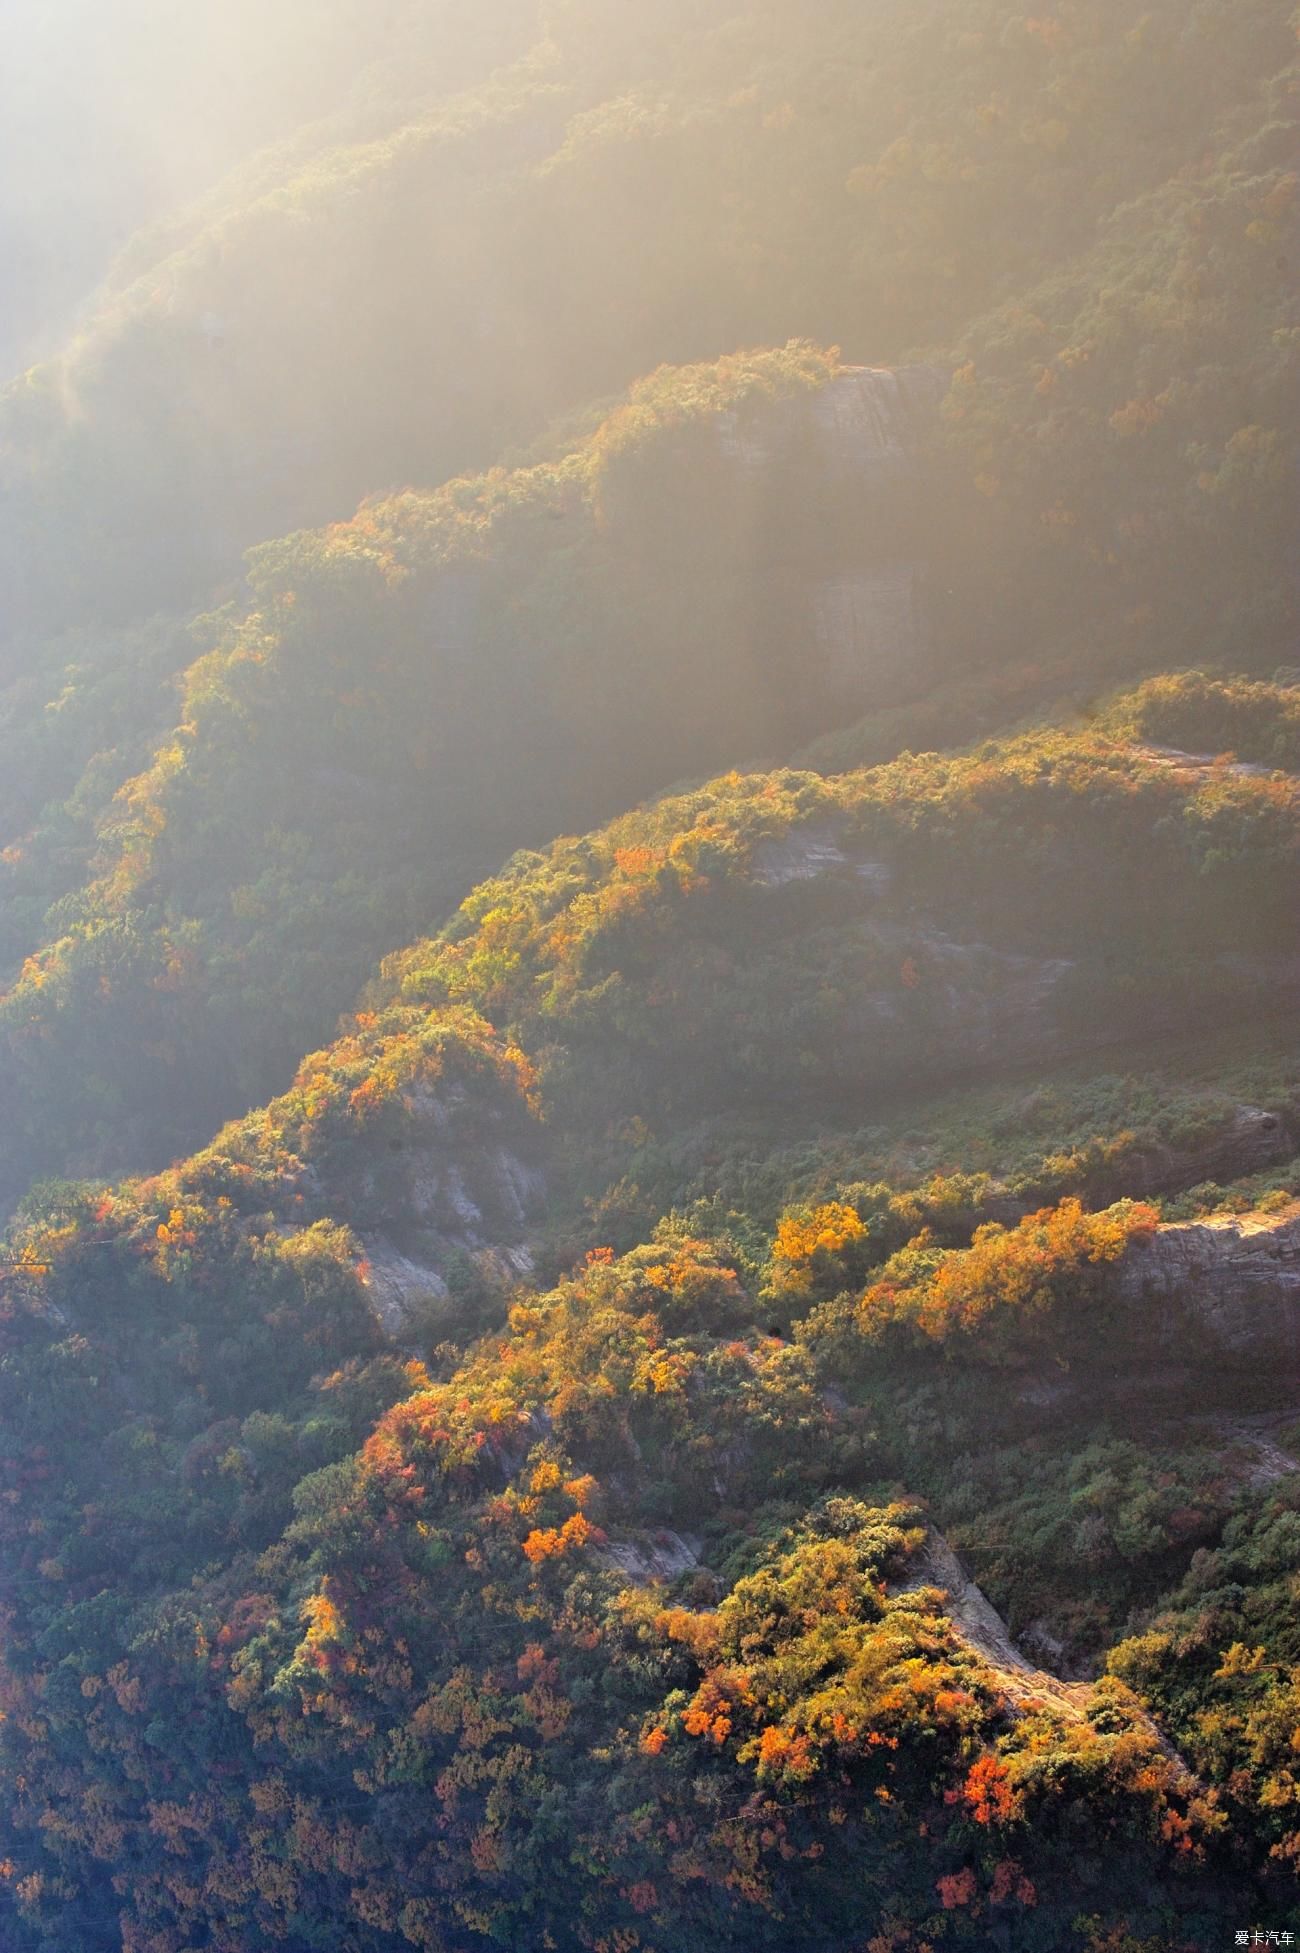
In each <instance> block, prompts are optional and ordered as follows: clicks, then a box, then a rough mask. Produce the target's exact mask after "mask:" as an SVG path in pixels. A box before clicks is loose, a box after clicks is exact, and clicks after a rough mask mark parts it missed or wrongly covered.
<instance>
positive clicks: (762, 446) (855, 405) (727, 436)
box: [718, 366, 948, 709]
mask: <svg viewBox="0 0 1300 1953" xmlns="http://www.w3.org/2000/svg"><path fill="white" fill-rule="evenodd" d="M947 385H948V377H947V375H946V373H944V372H943V371H942V370H941V369H939V368H938V367H931V366H908V367H901V368H898V369H891V368H885V367H866V366H863V367H850V368H848V369H846V370H845V371H843V372H841V373H840V374H838V375H837V377H836V378H835V379H834V380H832V381H831V382H830V384H829V385H828V386H825V387H823V388H821V389H820V390H819V391H818V392H817V393H815V394H813V395H811V396H802V397H799V398H797V399H794V400H789V401H784V402H782V403H780V404H778V405H777V406H775V407H773V408H772V409H771V410H770V411H769V412H767V413H765V414H763V415H762V416H760V417H758V418H757V419H755V418H753V417H750V418H746V419H745V420H743V421H742V419H741V418H740V417H739V416H737V415H735V414H724V415H722V416H720V418H719V423H718V442H719V447H720V450H721V453H722V455H723V456H724V458H725V461H726V463H727V464H728V466H729V468H730V469H731V470H732V477H733V478H732V483H731V487H730V490H729V492H730V493H731V494H732V495H734V497H735V499H736V501H737V504H738V506H739V507H740V508H741V509H743V510H744V511H745V512H746V518H747V520H748V521H749V522H750V528H751V533H750V536H749V546H750V548H751V550H752V553H753V564H752V573H753V574H754V575H755V577H756V578H757V580H758V586H759V590H760V593H761V594H760V602H759V607H758V611H757V613H756V614H757V616H758V618H759V619H760V620H761V623H760V628H763V626H766V627H767V628H768V630H769V631H771V632H772V633H773V635H774V636H775V632H776V631H777V630H778V629H779V633H780V636H781V638H782V639H783V641H784V644H785V645H786V646H787V647H789V646H801V645H802V646H806V647H807V653H808V655H807V669H808V675H809V678H810V680H813V679H815V680H817V681H820V683H821V684H822V685H823V686H824V687H825V688H826V690H827V691H828V692H829V694H830V695H831V696H832V697H833V698H834V700H835V701H836V703H837V704H838V705H842V706H844V707H846V708H850V709H851V708H854V707H856V708H858V709H861V707H862V706H863V705H864V704H867V703H870V702H871V701H872V700H873V699H874V698H876V697H877V696H878V695H879V690H880V687H881V685H882V684H884V685H886V686H888V687H889V688H891V689H892V690H895V691H897V690H898V689H899V688H900V686H901V687H902V688H903V689H906V687H907V685H908V683H909V681H910V680H918V679H919V677H920V675H921V673H922V672H923V671H924V669H925V666H926V662H927V660H928V657H929V654H930V650H931V621H930V615H929V605H928V600H927V595H926V591H927V581H928V563H927V550H926V496H925V483H926V478H927V459H926V457H927V454H928V450H929V448H930V445H931V442H932V439H933V435H934V431H935V427H936V423H937V415H938V408H939V403H940V401H941V400H942V398H943V396H944V393H945V392H946V390H947Z"/></svg>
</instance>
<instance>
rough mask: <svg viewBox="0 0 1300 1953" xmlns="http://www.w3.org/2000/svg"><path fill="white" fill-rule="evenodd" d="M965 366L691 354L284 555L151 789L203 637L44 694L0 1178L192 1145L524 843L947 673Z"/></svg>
mask: <svg viewBox="0 0 1300 1953" xmlns="http://www.w3.org/2000/svg"><path fill="white" fill-rule="evenodd" d="M941 384H942V383H941V381H940V380H939V379H938V378H937V376H935V375H933V374H931V373H930V372H929V371H928V370H919V371H917V372H913V373H902V374H899V375H895V374H891V373H877V372H872V371H856V370H853V369H841V368H839V367H838V366H837V364H836V362H835V361H834V359H833V358H832V357H830V356H828V355H823V354H821V353H818V352H815V351H813V350H812V349H810V348H806V347H791V348H789V349H787V350H786V351H785V352H782V353H768V354H755V355H752V356H750V357H748V358H745V359H738V360H732V361H724V362H722V363H721V364H720V365H718V366H716V367H707V368H689V369H684V370H681V371H674V370H671V369H668V370H665V371H663V372H661V373H660V374H657V375H655V376H654V377H653V378H652V379H650V380H648V381H646V382H644V383H642V385H641V386H640V387H639V388H637V389H636V390H635V391H634V392H633V394H632V395H631V396H630V398H629V400H628V401H627V402H626V403H624V404H622V405H621V406H618V407H616V408H615V409H613V410H612V411H611V412H610V413H609V414H608V415H606V416H605V417H604V418H602V419H601V421H600V422H599V424H598V425H597V427H596V429H595V431H594V432H592V433H590V434H588V435H585V436H584V437H582V438H580V439H578V440H577V441H576V442H574V443H572V444H571V445H570V446H569V448H568V450H567V451H566V452H564V453H563V454H562V455H561V457H560V458H559V459H556V460H552V461H549V462H546V463H541V464H538V465H536V466H533V467H531V468H523V469H519V470H515V471H513V472H510V473H506V472H504V471H498V472H496V473H494V474H492V475H489V476H485V477H482V478H479V479H477V480H474V481H462V482H455V483H452V484H450V485H449V486H447V487H446V488H444V489H442V490H439V491H438V492H436V493H432V494H428V495H420V494H415V493H410V494H407V495H404V496H401V497H398V498H396V499H394V500H392V501H389V502H382V503H373V504H367V505H366V506H365V507H364V508H363V509H362V510H361V511H360V513H359V514H358V515H357V516H356V517H355V518H354V520H353V521H352V522H350V523H347V524H341V525H337V526H336V527H334V528H332V529H329V530H326V531H323V532H316V533H310V534H303V535H299V536H295V537H290V538H288V539H287V540H285V541H283V542H280V543H277V544H275V545H267V546H265V547H264V548H263V549H261V550H260V551H258V552H256V554H255V556H254V558H253V560H252V566H251V584H252V595H253V606H254V607H253V608H252V610H251V611H249V612H248V613H247V614H245V615H241V614H240V613H239V612H238V611H235V610H233V609H232V610H230V611H228V612H227V613H225V614H223V615H221V616H219V617H216V618H210V619H206V620H203V622H202V623H200V625H198V626H197V627H196V630H197V632H198V633H199V635H200V642H201V643H202V644H203V645H205V646H210V647H212V648H210V649H205V651H204V655H202V656H200V657H199V659H198V660H197V662H195V663H194V664H193V665H192V666H191V668H190V670H189V671H188V673H187V674H186V676H185V678H184V681H183V686H182V696H181V700H180V704H179V717H178V721H177V722H176V723H175V724H174V729H172V730H170V731H168V732H167V733H166V734H165V736H164V737H163V738H162V739H161V741H160V742H159V744H158V745H157V748H156V750H155V752H154V755H153V757H152V763H151V764H150V765H148V766H147V767H146V768H145V769H144V770H143V771H140V772H138V773H136V774H135V776H134V777H133V778H132V777H129V765H130V761H131V760H132V758H137V759H138V755H139V752H140V745H141V728H142V727H146V728H147V727H148V726H150V724H151V723H156V722H157V717H158V715H159V714H160V713H161V712H176V710H177V707H176V704H175V702H174V699H173V695H172V693H171V692H170V690H169V689H168V688H166V687H165V686H164V687H160V685H159V677H160V671H161V672H165V668H166V667H165V661H166V659H167V657H168V655H169V653H174V646H175V641H176V638H177V635H178V633H177V632H176V631H175V630H173V629H170V628H168V627H167V626H165V625H155V626H153V627H151V628H150V629H149V630H147V631H142V632H140V633H137V635H136V637H135V638H134V639H133V640H129V641H128V642H127V644H126V645H125V646H123V645H122V644H121V643H120V642H119V643H118V644H117V645H115V646H113V647H112V648H111V650H110V652H109V654H108V655H105V656H102V657H97V658H95V659H94V661H93V662H91V661H87V662H86V663H85V664H84V665H82V666H81V667H80V668H74V669H72V670H71V671H70V672H67V673H65V674H61V677H60V684H59V687H58V690H57V692H56V696H55V699H54V700H53V701H52V702H51V707H52V709H51V707H47V705H46V699H45V695H44V694H43V692H42V690H41V688H39V687H37V686H29V687H28V688H27V689H26V692H25V693H23V694H21V695H20V696H19V698H18V699H17V700H16V702H15V706H14V719H13V724H12V727H11V736H12V737H13V738H14V739H15V740H19V741H20V740H21V739H22V737H23V734H24V732H25V731H26V730H27V729H28V728H30V729H31V731H32V735H33V737H32V751H31V757H30V761H29V762H28V763H27V764H26V765H24V764H23V763H22V762H21V761H20V764H19V765H18V767H17V768H16V769H15V773H14V776H13V779H12V781H11V783H10V785H9V788H8V790H7V793H6V794H5V796H4V798H5V799H7V800H8V802H9V813H8V819H9V821H10V822H11V823H12V825H11V826H10V829H9V835H10V839H11V845H10V847H9V848H8V849H7V850H6V852H5V856H4V861H3V864H2V865H0V876H3V879H4V882H5V883H6V884H7V892H8V894H9V901H10V918H9V926H8V930H7V931H6V934H7V936H8V945H7V947H9V953H10V955H11V957H12V959H13V965H12V977H11V981H10V985H9V987H8V990H7V994H6V995H5V997H4V999H3V1002H2V1003H0V1035H2V1036H3V1054H2V1055H0V1070H2V1071H3V1073H4V1077H5V1083H6V1101H7V1104H8V1107H9V1121H10V1124H9V1131H8V1133H7V1135H6V1137H5V1139H4V1141H3V1142H0V1151H3V1152H5V1153H6V1154H7V1155H8V1159H9V1162H10V1163H9V1164H8V1165H7V1166H6V1167H5V1168H4V1169H3V1172H2V1173H0V1180H3V1182H4V1184H5V1185H6V1187H7V1188H8V1189H13V1188H14V1187H15V1186H16V1185H17V1184H18V1179H17V1175H18V1172H19V1167H18V1162H17V1159H16V1157H15V1156H16V1155H21V1157H22V1159H23V1160H25V1162H26V1173H27V1176H28V1178H30V1177H31V1175H32V1174H33V1173H34V1172H48V1171H51V1170H57V1171H66V1170H68V1168H69V1167H71V1168H73V1169H76V1170H82V1171H86V1170H92V1169H93V1168H95V1167H96V1166H103V1165H105V1164H109V1163H113V1164H119V1165H128V1164H129V1165H139V1164H149V1163H154V1164H160V1163H162V1161H164V1160H165V1159H166V1158H167V1157H169V1155H170V1154H172V1153H173V1152H175V1151H179V1150H183V1149H184V1148H186V1147H188V1146H191V1145H193V1144H194V1143H195V1141H196V1140H197V1139H199V1138H200V1137H201V1136H202V1134H203V1132H204V1130H205V1129H210V1128H211V1126H212V1124H213V1123H214V1122H215V1121H216V1120H218V1119H220V1118H222V1117H224V1116H228V1115H229V1114H230V1113H231V1112H234V1111H236V1110H239V1109H240V1108H241V1107H242V1106H243V1105H245V1104H247V1103H248V1102H249V1101H250V1100H256V1099H258V1098H260V1097H262V1096H264V1095H265V1093H266V1092H267V1091H268V1090H269V1089H273V1088H275V1087H276V1086H278V1085H280V1084H281V1083H283V1082H284V1081H285V1080H286V1079H287V1078H288V1077H289V1076H290V1075H291V1072H292V1068H293V1065H294V1064H295V1062H296V1060H297V1058H298V1056H299V1055H300V1053H301V1052H302V1050H303V1049H304V1048H306V1047H309V1046H311V1045H313V1044H315V1043H317V1042H319V1041H320V1039H321V1038H322V1037H324V1036H326V1035H327V1034H328V1033H329V1031H330V1030H331V1028H332V1026H333V1023H334V1020H335V1018H336V1016H337V1013H338V1012H339V1010H340V1009H342V1008H343V1007H344V1006H346V1005H347V1004H348V1003H349V1002H351V1000H352V998H353V997H354V995H355V993H356V990H357V988H358V987H359V985H360V983H361V981H362V979H363V977H364V976H365V974H366V973H367V971H368V970H369V969H370V968H371V967H373V964H374V961H375V958H376V954H377V953H378V952H379V951H382V950H383V949H384V948H393V947H396V946H397V945H398V944H399V943H401V942H402V941H403V940H406V939H409V937H410V936H411V935H412V934H413V933H414V932H415V931H416V929H418V928H419V927H420V926H421V923H422V922H423V921H424V919H425V918H427V916H428V915H429V914H430V913H431V912H433V913H436V912H437V911H438V910H439V909H441V908H444V907H446V906H448V905H449V903H450V902H451V901H452V900H453V899H454V898H455V897H456V896H458V895H459V894H461V893H462V892H463V891H464V889H465V888H466V887H467V886H468V885H469V883H470V882H471V881H472V880H473V878H474V874H475V872H478V873H481V872H483V871H484V870H485V869H486V868H488V867H489V866H491V865H492V864H493V863H494V862H495V861H496V860H499V859H500V858H501V856H502V855H503V854H507V853H509V852H510V851H511V849H513V848H515V847H518V846H519V845H520V844H521V843H525V842H538V841H542V840H545V839H547V838H549V837H550V836H551V835H552V834H553V833H555V832H556V831H557V830H563V829H565V828H567V827H570V826H574V827H579V828H580V827H583V826H586V825H587V824H589V822H590V821H591V820H593V819H594V818H597V817H600V816H602V815H606V814H608V813H610V812H612V811H613V810H614V808H616V807H617V806H618V805H619V804H621V803H622V802H623V801H624V800H625V799H626V797H627V796H628V795H629V794H635V793H637V792H645V791H650V790H653V789H655V788H658V787H661V786H663V785H665V784H667V783H668V782H669V781H670V780H671V779H673V778H674V777H680V776H682V775H689V774H691V773H694V772H699V771H705V770H707V769H709V768H711V767H713V766H716V765H717V764H719V763H721V762H725V761H727V760H734V759H741V758H744V757H746V756H747V755H749V754H752V753H753V752H754V751H756V750H762V749H764V748H769V749H770V748H771V747H773V746H775V747H777V748H778V749H780V748H782V747H788V745H789V744H790V743H791V742H792V741H793V740H795V739H797V738H798V737H799V736H800V735H801V733H807V732H808V731H810V730H812V729H814V728H815V727H816V726H817V725H818V724H819V723H822V724H824V723H826V722H828V721H829V720H830V719H831V718H832V717H834V716H836V715H837V714H840V713H842V712H843V711H845V710H846V709H848V710H850V711H852V710H857V709H860V708H861V706H862V705H863V704H864V703H865V702H866V701H867V700H868V699H869V698H873V697H878V698H891V697H893V698H898V697H906V696H908V695H909V694H911V693H913V692H915V691H916V690H918V689H920V688H923V687H924V686H925V684H926V682H927V679H928V676H929V674H930V672H931V670H932V668H933V663H934V657H935V647H934V643H933V632H932V630H931V626H930V620H929V616H928V605H927V596H926V591H927V582H928V576H927V570H928V555H927V552H928V539H927V537H926V534H925V524H924V519H923V513H922V511H923V508H924V502H925V484H926V481H927V475H926V444H927V435H928V432H929V430H930V429H931V428H932V426H933V420H934V410H935V407H936V405H937V397H938V393H939V391H940V388H941ZM106 708H107V709H106ZM106 721H107V722H106ZM114 736H116V739H117V741H118V743H117V744H116V745H115V746H113V745H109V741H111V740H112V739H113V738H114ZM94 738H99V739H103V740H104V741H105V747H101V748H99V749H98V750H97V749H96V748H95V747H94V746H93V745H91V744H90V742H91V740H92V739H94ZM105 748H107V750H105ZM88 758H89V759H90V766H89V769H88V771H87V773H86V774H85V775H83V777H82V779H81V781H80V782H79V783H77V771H78V768H79V767H80V766H81V765H84V764H85V762H86V760H87V759H88ZM60 769H63V770H64V772H65V778H66V779H67V780H68V785H69V786H70V787H72V791H71V792H70V793H69V794H68V798H67V799H66V800H63V801H62V802H60V800H59V798H58V797H57V789H58V786H59V785H61V784H62V783H61V782H59V780H58V774H59V770H60ZM124 776H126V777H124ZM74 783H76V784H74ZM114 790H115V791H114ZM41 791H44V792H46V793H51V795H52V799H51V804H50V805H48V806H47V807H46V808H45V809H44V810H41V811H40V812H39V813H37V818H36V822H35V826H34V827H33V826H32V825H30V823H31V822H32V817H33V813H34V812H36V810H37V808H38V806H39V803H38V801H37V795H38V793H39V792H41ZM64 791H65V792H66V791H67V789H66V788H65V789H64ZM78 870H79V871H80V874H79V875H78ZM79 878H82V879H84V880H85V885H84V887H82V888H80V889H77V887H76V882H77V880H78V879H79ZM24 927H26V930H27V932H28V933H27V935H26V938H25V939H24V936H23V933H22V932H23V930H24Z"/></svg>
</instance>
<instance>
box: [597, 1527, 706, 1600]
mask: <svg viewBox="0 0 1300 1953" xmlns="http://www.w3.org/2000/svg"><path fill="white" fill-rule="evenodd" d="M702 1550H703V1541H702V1540H699V1539H695V1538H693V1537H690V1536H688V1535H685V1534H682V1533H675V1532H673V1531H672V1530H671V1529H670V1528H668V1527H660V1528H658V1529H657V1530H656V1531H655V1532H652V1533H644V1534H639V1535H638V1536H637V1538H636V1539H634V1540H633V1539H620V1540H607V1541H606V1542H605V1544H604V1545H603V1546H601V1547H600V1548H599V1549H598V1550H597V1552H596V1559H597V1560H598V1562H599V1563H600V1565H602V1566H605V1567H609V1568H610V1569H611V1570H612V1571H614V1572H616V1573H621V1574H622V1576H623V1578H624V1579H625V1580H628V1581H630V1582H631V1584H632V1585H633V1586H634V1587H646V1586H649V1585H650V1584H651V1582H653V1581H656V1580H675V1579H676V1578H677V1577H678V1575H679V1574H682V1573H689V1572H690V1571H691V1569H692V1567H697V1566H698V1565H699V1564H700V1553H701V1551H702Z"/></svg>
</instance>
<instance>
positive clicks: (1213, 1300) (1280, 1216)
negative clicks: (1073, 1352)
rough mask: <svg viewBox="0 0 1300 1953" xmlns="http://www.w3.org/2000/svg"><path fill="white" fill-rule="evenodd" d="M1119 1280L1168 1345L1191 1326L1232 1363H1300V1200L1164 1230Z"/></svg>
mask: <svg viewBox="0 0 1300 1953" xmlns="http://www.w3.org/2000/svg"><path fill="white" fill-rule="evenodd" d="M1117 1279H1118V1282H1119V1291H1120V1294H1121V1296H1122V1297H1123V1298H1124V1299H1125V1300H1126V1301H1127V1302H1129V1303H1130V1304H1131V1305H1132V1307H1133V1309H1134V1310H1135V1311H1139V1310H1140V1311H1143V1312H1145V1313H1146V1314H1147V1316H1148V1318H1149V1319H1150V1322H1151V1326H1152V1328H1153V1329H1154V1330H1155V1332H1156V1334H1157V1335H1158V1336H1159V1337H1160V1338H1161V1339H1162V1340H1166V1341H1169V1342H1178V1343H1180V1344H1185V1341H1186V1336H1187V1332H1188V1330H1189V1329H1190V1330H1191V1331H1192V1333H1193V1334H1194V1335H1196V1336H1197V1337H1198V1338H1199V1339H1200V1340H1202V1341H1203V1342H1204V1343H1205V1344H1206V1345H1207V1346H1208V1348H1209V1350H1210V1351H1211V1353H1213V1352H1216V1351H1217V1352H1218V1353H1220V1354H1221V1355H1222V1356H1223V1357H1224V1358H1227V1359H1231V1360H1242V1359H1250V1358H1268V1359H1272V1360H1277V1361H1284V1362H1287V1363H1300V1201H1296V1202H1293V1203H1292V1204H1291V1205H1290V1206H1289V1207H1287V1208H1285V1209H1284V1210H1282V1211H1281V1212H1279V1213H1251V1214H1216V1215H1212V1216H1211V1217H1210V1218H1209V1219H1207V1220H1203V1221H1187V1222H1178V1223H1175V1224H1173V1225H1171V1226H1168V1227H1162V1228H1159V1229H1158V1230H1157V1232H1156V1233H1155V1234H1154V1235H1152V1236H1151V1238H1150V1239H1149V1240H1147V1241H1144V1242H1140V1243H1138V1244H1137V1245H1135V1246H1134V1247H1133V1248H1132V1249H1131V1250H1130V1252H1129V1254H1128V1255H1127V1256H1126V1257H1125V1259H1124V1262H1123V1264H1122V1265H1121V1267H1120V1270H1119V1273H1118V1277H1117Z"/></svg>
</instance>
